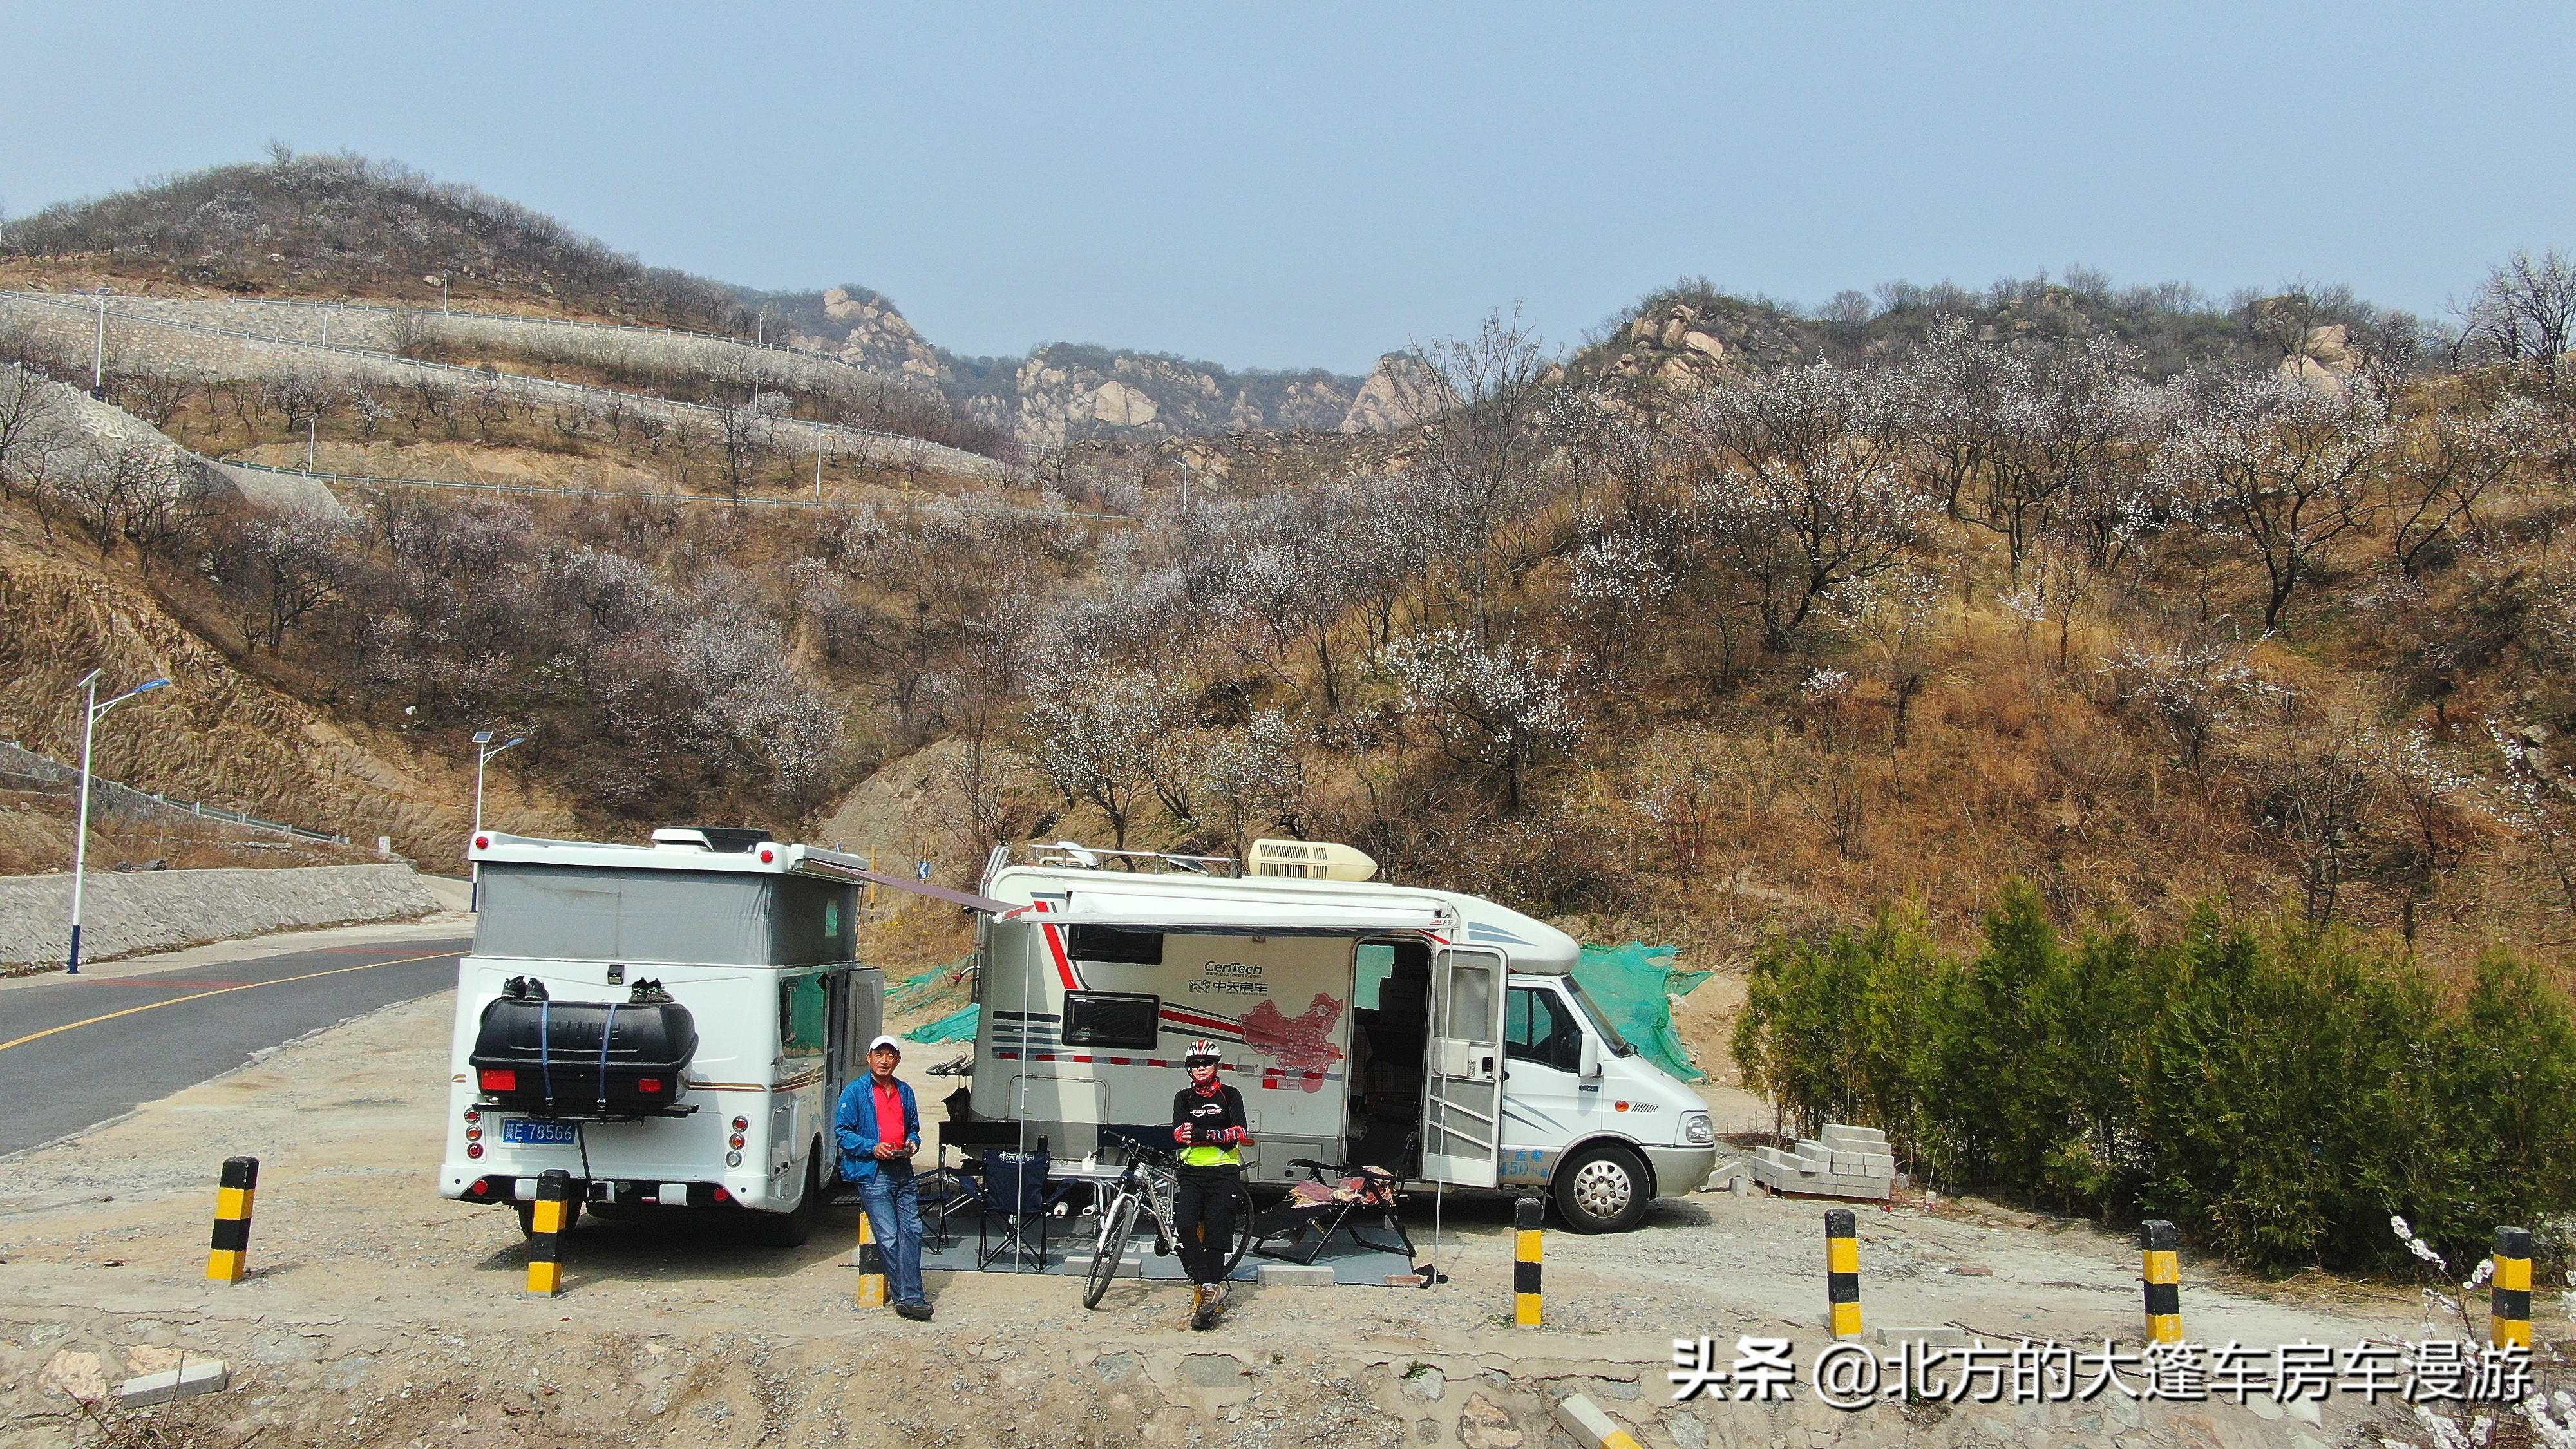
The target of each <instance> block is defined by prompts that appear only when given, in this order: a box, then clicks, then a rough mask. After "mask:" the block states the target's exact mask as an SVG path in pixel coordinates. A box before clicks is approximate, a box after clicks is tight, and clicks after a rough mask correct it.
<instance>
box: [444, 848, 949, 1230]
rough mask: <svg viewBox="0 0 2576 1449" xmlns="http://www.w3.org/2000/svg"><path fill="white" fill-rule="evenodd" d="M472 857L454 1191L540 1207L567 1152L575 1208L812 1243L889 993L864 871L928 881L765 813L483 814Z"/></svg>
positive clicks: (450, 1185) (456, 1066)
mask: <svg viewBox="0 0 2576 1449" xmlns="http://www.w3.org/2000/svg"><path fill="white" fill-rule="evenodd" d="M467 858H468V859H469V860H471V861H472V862H473V863H474V865H475V867H476V870H477V874H478V876H479V877H480V879H479V887H478V890H479V901H478V905H479V913H478V915H477V918H476V922H475V932H474V951H473V954H471V955H469V956H467V957H465V958H464V960H463V962H462V963H461V964H460V965H459V968H458V972H457V991H456V1025H455V1038H454V1043H453V1048H452V1051H451V1060H450V1064H449V1065H450V1069H451V1072H452V1081H451V1083H450V1089H449V1094H448V1120H447V1156H446V1162H445V1164H444V1166H443V1167H442V1168H441V1170H440V1177H439V1188H440V1192H441V1193H442V1194H443V1195H445V1196H447V1197H450V1198H455V1199H458V1200H460V1201H465V1202H478V1203H517V1204H520V1205H521V1213H522V1216H523V1218H524V1216H525V1215H526V1213H527V1208H526V1206H525V1205H526V1204H528V1203H529V1202H530V1201H531V1200H532V1199H533V1198H534V1197H535V1196H536V1191H537V1179H538V1175H539V1174H541V1173H543V1172H545V1171H546V1170H547V1169H549V1168H561V1169H563V1170H564V1171H565V1172H566V1173H568V1174H569V1175H570V1176H571V1178H572V1180H573V1183H574V1196H575V1202H576V1208H575V1211H576V1212H578V1211H579V1210H580V1208H581V1207H583V1206H586V1207H588V1208H589V1209H590V1210H591V1211H592V1212H594V1213H598V1214H601V1215H618V1214H624V1213H631V1212H641V1211H645V1210H648V1209H661V1208H674V1207H692V1208H701V1209H724V1210H728V1211H731V1210H741V1211H743V1212H744V1213H745V1214H746V1217H745V1219H744V1222H745V1226H746V1227H748V1228H749V1229H750V1230H751V1231H752V1233H753V1235H754V1236H757V1237H760V1238H762V1239H763V1240H765V1241H769V1242H773V1243H778V1244H782V1245H793V1244H795V1243H798V1242H801V1241H803V1239H804V1237H805V1235H806V1233H807V1231H808V1230H809V1229H810V1227H811V1224H812V1221H813V1217H814V1214H815V1212H816V1210H817V1209H818V1208H819V1206H820V1205H821V1201H822V1197H823V1194H824V1191H825V1190H826V1189H827V1188H828V1187H829V1185H830V1184H831V1182H832V1181H833V1179H834V1178H835V1177H836V1176H837V1171H836V1164H837V1161H838V1153H837V1152H835V1151H833V1150H832V1126H831V1118H832V1110H833V1106H834V1104H835V1103H836V1101H837V1100H838V1097H839V1094H840V1090H841V1087H842V1085H843V1084H844V1083H845V1082H847V1081H848V1080H849V1079H850V1078H851V1077H853V1076H855V1075H857V1074H860V1073H863V1072H865V1071H866V1070H867V1065H866V1062H865V1059H864V1053H865V1048H866V1044H867V1042H868V1039H869V1038H870V1037H872V1036H874V1035H875V1034H876V1032H877V1030H878V1023H879V1018H880V1015H881V1012H882V1006H883V998H884V978H883V976H882V975H881V974H880V973H879V972H878V971H876V970H875V969H874V968H871V967H866V966H861V965H860V964H858V962H857V961H856V959H855V956H856V951H855V942H856V939H857V928H858V921H857V915H858V904H859V902H858V890H859V886H860V884H861V883H863V882H866V881H871V880H876V881H883V882H884V883H886V884H889V885H894V886H899V887H904V888H910V889H919V888H920V887H918V886H917V885H916V884H915V883H912V882H908V881H905V880H902V879H900V878H895V879H888V878H885V877H880V876H878V875H876V874H875V873H874V872H872V871H869V870H867V869H866V868H865V867H866V862H865V861H863V860H859V859H856V858H854V857H851V856H845V855H839V854H836V853H834V852H831V851H825V850H817V849H815V848H813V847H811V846H804V845H786V844H780V843H778V842H775V841H771V840H768V839H765V838H763V837H762V836H761V834H760V832H756V831H728V830H659V831H655V832H654V834H653V843H652V844H651V845H649V846H638V845H601V844H593V843H588V842H580V841H563V840H538V839H531V838H527V837H522V836H514V835H504V834H501V833H500V832H498V831H485V832H482V833H481V834H478V835H476V836H475V837H474V839H473V843H472V848H471V849H470V850H469V851H468V852H467ZM931 893H933V894H940V895H943V896H946V897H949V898H952V899H957V900H960V901H961V902H962V901H964V899H965V898H964V897H961V896H957V895H956V894H955V893H953V892H938V891H935V890H934V891H932V892H931Z"/></svg>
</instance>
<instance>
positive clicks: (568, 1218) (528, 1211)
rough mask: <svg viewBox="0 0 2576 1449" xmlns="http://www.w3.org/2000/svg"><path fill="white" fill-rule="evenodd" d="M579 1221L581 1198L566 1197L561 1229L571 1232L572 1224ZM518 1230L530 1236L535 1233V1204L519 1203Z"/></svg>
mask: <svg viewBox="0 0 2576 1449" xmlns="http://www.w3.org/2000/svg"><path fill="white" fill-rule="evenodd" d="M580 1221H581V1199H580V1198H577V1197H576V1198H569V1199H566V1200H565V1202H564V1225H563V1230H564V1231H565V1232H567V1233H568V1232H571V1231H572V1229H573V1224H575V1223H578V1222H580ZM519 1232H520V1233H521V1234H522V1235H524V1236H526V1237H531V1238H533V1237H535V1236H536V1235H537V1205H536V1204H535V1203H532V1202H523V1203H521V1204H519Z"/></svg>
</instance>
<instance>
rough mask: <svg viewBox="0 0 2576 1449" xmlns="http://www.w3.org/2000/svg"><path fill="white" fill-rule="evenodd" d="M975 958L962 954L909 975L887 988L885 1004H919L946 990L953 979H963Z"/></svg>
mask: <svg viewBox="0 0 2576 1449" xmlns="http://www.w3.org/2000/svg"><path fill="white" fill-rule="evenodd" d="M974 959H975V958H974V957H972V956H960V957H958V958H957V959H956V960H954V961H951V962H949V963H948V964H947V965H945V966H933V967H931V968H930V969H929V970H927V971H924V972H922V973H921V974H920V975H918V976H907V977H905V978H903V979H902V980H901V981H898V982H896V983H895V984H894V985H892V986H889V987H887V988H886V994H885V1004H886V1005H888V1006H891V1007H894V1008H896V1009H898V1010H900V1009H901V1008H903V1007H907V1006H914V1005H918V1004H919V1003H921V1002H923V1001H926V1000H928V999H929V998H930V997H933V996H936V995H938V994H939V993H940V992H941V991H942V990H945V989H946V988H947V986H948V984H949V983H950V982H952V981H958V980H963V979H964V978H965V977H966V976H967V975H968V974H969V973H968V970H967V966H968V963H969V962H971V961H973V960H974Z"/></svg>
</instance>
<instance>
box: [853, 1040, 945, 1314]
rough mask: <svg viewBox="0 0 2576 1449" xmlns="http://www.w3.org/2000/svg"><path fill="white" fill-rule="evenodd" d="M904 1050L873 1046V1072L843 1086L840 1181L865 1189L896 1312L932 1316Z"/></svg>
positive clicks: (888, 1043) (914, 1111) (917, 1141)
mask: <svg viewBox="0 0 2576 1449" xmlns="http://www.w3.org/2000/svg"><path fill="white" fill-rule="evenodd" d="M902 1062H903V1048H902V1047H900V1046H897V1045H896V1044H895V1039H894V1038H893V1037H890V1036H881V1037H878V1038H877V1039H876V1040H875V1041H872V1042H870V1043H868V1074H867V1075H866V1076H864V1077H861V1078H859V1079H858V1080H857V1081H855V1082H852V1083H850V1085H848V1086H847V1087H844V1088H842V1089H841V1106H840V1110H839V1111H837V1112H835V1113H833V1114H832V1136H833V1137H834V1138H835V1139H836V1140H837V1141H838V1142H839V1143H840V1144H841V1179H842V1181H844V1182H847V1183H849V1184H850V1185H851V1186H853V1187H856V1188H857V1189H858V1190H859V1196H860V1198H861V1199H862V1200H864V1201H865V1202H866V1203H867V1209H868V1222H869V1224H870V1225H871V1226H872V1227H873V1228H874V1230H875V1232H876V1239H877V1247H878V1249H879V1251H881V1252H883V1253H884V1254H885V1267H886V1291H887V1293H888V1295H889V1296H891V1297H892V1298H893V1299H894V1311H895V1312H897V1313H900V1314H902V1315H903V1316H904V1317H906V1318H910V1319H913V1320H916V1321H919V1322H927V1321H928V1320H929V1318H930V1300H929V1299H928V1298H927V1297H925V1296H923V1294H922V1291H921V1189H920V1186H919V1184H918V1183H917V1182H915V1180H914V1178H913V1175H912V1155H913V1154H914V1153H916V1152H918V1151H920V1150H921V1105H920V1103H918V1102H916V1101H914V1100H913V1096H912V1086H911V1084H910V1083H907V1082H899V1081H896V1080H895V1075H894V1069H895V1068H896V1067H897V1066H900V1065H901V1064H902Z"/></svg>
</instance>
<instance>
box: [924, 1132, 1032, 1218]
mask: <svg viewBox="0 0 2576 1449" xmlns="http://www.w3.org/2000/svg"><path fill="white" fill-rule="evenodd" d="M934 1130H935V1132H936V1137H935V1140H936V1141H937V1142H938V1144H939V1147H938V1160H937V1163H936V1165H935V1166H934V1167H933V1169H932V1170H931V1172H930V1173H929V1174H928V1175H926V1176H924V1177H923V1178H922V1180H921V1240H922V1244H923V1246H925V1247H930V1248H945V1247H947V1246H948V1245H949V1244H951V1243H953V1242H955V1241H957V1233H956V1225H955V1223H954V1222H953V1221H951V1220H952V1219H954V1218H955V1217H956V1216H957V1215H958V1214H959V1213H961V1212H966V1211H968V1210H970V1209H973V1208H975V1207H976V1206H978V1205H979V1204H980V1203H981V1202H982V1200H983V1199H982V1197H981V1196H980V1195H979V1194H978V1192H977V1191H976V1187H975V1179H976V1177H977V1176H978V1175H979V1174H980V1173H981V1172H982V1170H983V1169H982V1167H981V1166H980V1164H979V1162H978V1160H977V1158H976V1156H975V1154H976V1153H977V1152H979V1151H981V1150H983V1149H985V1148H989V1147H1017V1146H1019V1145H1020V1127H1019V1124H1018V1123H1016V1122H966V1121H958V1120H951V1121H947V1122H941V1123H937V1124H935V1129H934ZM1045 1145H1046V1144H1045V1143H1043V1142H1041V1143H1039V1146H1040V1147H1044V1146H1045ZM952 1147H953V1148H955V1149H957V1156H958V1163H957V1165H956V1166H954V1167H951V1166H950V1165H949V1163H948V1150H949V1149H950V1148H952Z"/></svg>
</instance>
